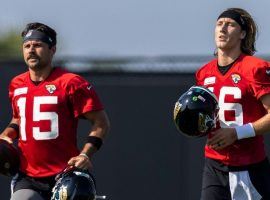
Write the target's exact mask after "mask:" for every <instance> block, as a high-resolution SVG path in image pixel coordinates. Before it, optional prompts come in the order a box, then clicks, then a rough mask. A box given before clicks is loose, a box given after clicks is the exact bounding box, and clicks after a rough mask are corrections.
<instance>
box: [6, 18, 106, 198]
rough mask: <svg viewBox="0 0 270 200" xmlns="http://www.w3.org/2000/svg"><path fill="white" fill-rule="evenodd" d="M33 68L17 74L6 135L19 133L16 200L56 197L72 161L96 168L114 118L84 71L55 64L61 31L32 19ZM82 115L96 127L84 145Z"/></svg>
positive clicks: (25, 35)
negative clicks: (62, 174) (81, 73)
mask: <svg viewBox="0 0 270 200" xmlns="http://www.w3.org/2000/svg"><path fill="white" fill-rule="evenodd" d="M21 35H22V39H23V44H22V49H23V57H24V60H25V63H26V64H27V66H28V71H27V72H25V73H23V74H20V75H18V76H16V77H15V78H13V79H12V81H11V83H10V87H9V97H10V101H11V104H12V110H13V118H12V120H11V123H10V124H9V126H8V127H7V128H6V129H5V130H4V131H3V132H2V134H1V138H3V139H6V140H7V141H10V142H11V141H12V140H14V139H16V138H19V141H18V148H19V151H20V168H19V171H18V173H17V175H16V176H15V177H14V178H13V180H12V188H13V194H12V196H11V199H12V200H28V199H36V200H40V199H50V197H51V190H52V187H53V186H54V185H55V176H56V175H57V174H58V173H60V172H61V171H62V170H63V169H65V168H66V167H67V165H70V166H74V167H76V168H80V169H91V168H92V163H91V158H92V156H93V154H94V153H95V152H96V151H97V150H98V149H99V148H100V147H101V145H102V142H103V139H104V137H105V135H106V133H107V131H108V128H109V120H108V117H107V115H106V112H105V111H104V107H103V105H102V103H101V101H100V100H99V98H98V95H97V94H96V92H95V89H94V87H93V86H92V85H91V84H90V83H89V82H87V81H86V80H85V79H83V78H82V77H80V76H78V75H76V74H73V73H69V72H67V71H65V70H63V69H60V68H56V67H53V65H52V59H53V57H54V54H55V52H56V32H55V31H54V30H53V29H52V28H50V27H49V26H47V25H45V24H41V23H29V24H27V26H26V28H25V29H24V30H23V32H22V34H21ZM79 118H85V119H87V120H88V121H89V122H90V123H91V124H92V126H91V130H90V131H89V133H86V134H88V136H87V139H86V143H85V145H84V146H83V148H82V149H81V150H80V151H79V149H78V148H77V139H76V129H77V124H78V119H79Z"/></svg>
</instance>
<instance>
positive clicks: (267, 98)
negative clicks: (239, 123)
mask: <svg viewBox="0 0 270 200" xmlns="http://www.w3.org/2000/svg"><path fill="white" fill-rule="evenodd" d="M260 100H261V102H262V104H263V106H264V108H265V109H266V111H267V114H265V115H264V116H263V117H262V118H260V119H258V120H257V121H255V122H253V123H252V125H253V128H254V131H255V134H256V135H263V134H266V133H269V132H270V94H266V95H263V96H262V97H261V98H260Z"/></svg>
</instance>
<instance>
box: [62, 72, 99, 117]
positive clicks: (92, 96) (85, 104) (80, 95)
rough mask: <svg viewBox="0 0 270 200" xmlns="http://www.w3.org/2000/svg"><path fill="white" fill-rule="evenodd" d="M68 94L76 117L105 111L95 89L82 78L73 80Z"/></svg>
mask: <svg viewBox="0 0 270 200" xmlns="http://www.w3.org/2000/svg"><path fill="white" fill-rule="evenodd" d="M67 92H68V95H69V99H70V102H71V104H72V107H73V114H74V116H75V117H78V116H80V115H82V114H83V113H86V112H90V111H98V110H103V105H102V103H101V101H100V99H99V97H98V95H97V93H96V91H95V90H94V87H93V86H92V85H91V84H90V83H89V82H87V81H86V80H84V79H83V78H82V77H80V76H76V77H74V78H72V79H71V81H70V82H69V86H68V91H67Z"/></svg>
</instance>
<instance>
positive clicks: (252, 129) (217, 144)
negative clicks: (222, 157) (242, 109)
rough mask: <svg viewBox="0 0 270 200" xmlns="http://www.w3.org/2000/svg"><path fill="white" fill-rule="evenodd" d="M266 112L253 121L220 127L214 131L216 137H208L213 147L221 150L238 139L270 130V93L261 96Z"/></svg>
mask: <svg viewBox="0 0 270 200" xmlns="http://www.w3.org/2000/svg"><path fill="white" fill-rule="evenodd" d="M260 101H261V102H262V104H263V106H264V108H265V109H266V112H267V113H266V114H265V115H264V116H263V117H261V118H260V119H258V120H257V121H255V122H253V123H248V124H244V125H242V126H237V127H235V128H220V129H218V130H216V131H215V132H214V137H212V138H211V139H208V141H207V144H208V145H209V146H211V148H213V149H216V150H220V149H224V148H225V147H227V146H229V145H231V144H233V143H234V142H235V141H236V140H240V139H244V138H251V137H255V136H256V135H263V134H266V133H269V132H270V94H266V95H263V96H262V97H261V98H260Z"/></svg>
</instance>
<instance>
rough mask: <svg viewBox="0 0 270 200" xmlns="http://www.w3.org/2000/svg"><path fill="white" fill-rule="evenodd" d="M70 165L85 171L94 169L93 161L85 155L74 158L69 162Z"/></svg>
mask: <svg viewBox="0 0 270 200" xmlns="http://www.w3.org/2000/svg"><path fill="white" fill-rule="evenodd" d="M68 165H70V166H74V167H77V168H80V169H85V170H91V169H92V168H93V165H92V162H91V160H90V159H89V158H87V157H86V156H83V155H78V156H75V157H72V158H71V159H70V160H69V161H68Z"/></svg>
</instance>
